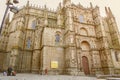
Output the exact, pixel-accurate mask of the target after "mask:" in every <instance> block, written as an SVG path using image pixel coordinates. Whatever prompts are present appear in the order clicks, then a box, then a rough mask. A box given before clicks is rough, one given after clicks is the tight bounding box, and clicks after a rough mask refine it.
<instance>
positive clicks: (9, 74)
mask: <svg viewBox="0 0 120 80" xmlns="http://www.w3.org/2000/svg"><path fill="white" fill-rule="evenodd" d="M12 70H13V69H12V67H8V69H7V71H8V74H7V75H8V76H11V74H12Z"/></svg>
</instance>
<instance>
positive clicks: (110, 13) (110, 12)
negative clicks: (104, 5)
mask: <svg viewBox="0 0 120 80" xmlns="http://www.w3.org/2000/svg"><path fill="white" fill-rule="evenodd" d="M108 10H109V15H110V16H113V14H112V11H111V9H110V7H108Z"/></svg>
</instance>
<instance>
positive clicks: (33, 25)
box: [32, 20, 36, 29]
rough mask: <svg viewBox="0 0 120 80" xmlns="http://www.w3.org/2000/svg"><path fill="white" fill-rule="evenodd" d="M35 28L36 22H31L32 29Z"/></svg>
mask: <svg viewBox="0 0 120 80" xmlns="http://www.w3.org/2000/svg"><path fill="white" fill-rule="evenodd" d="M35 27H36V21H35V20H34V21H32V29H35Z"/></svg>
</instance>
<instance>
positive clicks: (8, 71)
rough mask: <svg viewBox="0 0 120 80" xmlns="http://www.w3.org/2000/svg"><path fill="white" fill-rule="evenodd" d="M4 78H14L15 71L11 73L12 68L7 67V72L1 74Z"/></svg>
mask: <svg viewBox="0 0 120 80" xmlns="http://www.w3.org/2000/svg"><path fill="white" fill-rule="evenodd" d="M3 75H4V76H16V73H15V71H13V69H12V67H8V69H7V71H4V72H3Z"/></svg>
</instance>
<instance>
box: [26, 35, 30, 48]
mask: <svg viewBox="0 0 120 80" xmlns="http://www.w3.org/2000/svg"><path fill="white" fill-rule="evenodd" d="M30 45H31V40H30V37H29V38H28V39H27V48H30Z"/></svg>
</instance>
